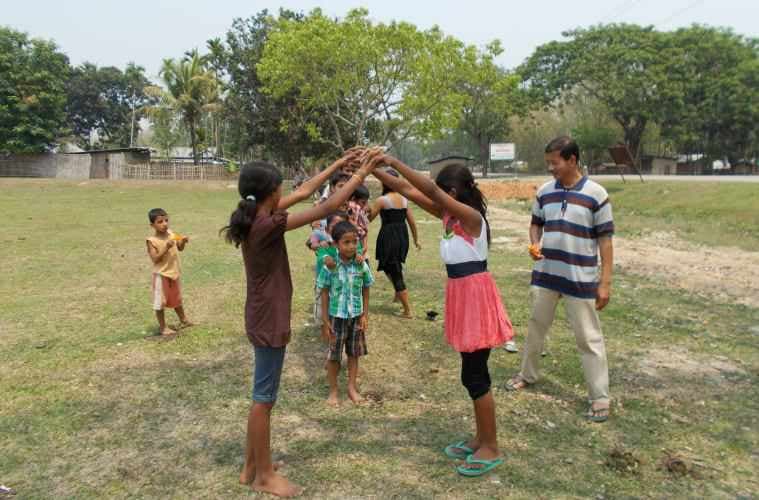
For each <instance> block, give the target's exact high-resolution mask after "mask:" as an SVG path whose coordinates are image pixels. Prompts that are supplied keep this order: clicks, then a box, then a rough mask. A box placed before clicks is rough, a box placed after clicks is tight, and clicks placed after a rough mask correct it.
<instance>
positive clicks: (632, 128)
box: [520, 24, 683, 158]
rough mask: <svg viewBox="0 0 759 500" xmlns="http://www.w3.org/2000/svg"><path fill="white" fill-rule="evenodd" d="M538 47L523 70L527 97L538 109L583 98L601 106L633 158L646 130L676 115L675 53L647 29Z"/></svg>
mask: <svg viewBox="0 0 759 500" xmlns="http://www.w3.org/2000/svg"><path fill="white" fill-rule="evenodd" d="M564 37H565V38H567V40H565V41H553V42H549V43H547V44H545V45H541V46H540V47H538V48H537V49H536V50H535V52H534V53H533V55H532V56H530V58H529V59H528V60H527V62H526V63H525V64H524V65H523V67H522V68H521V70H520V72H521V73H522V74H523V75H524V79H525V83H526V85H527V87H528V89H529V92H530V95H531V96H532V97H533V98H534V99H536V100H537V101H538V102H540V103H542V104H544V105H555V104H557V103H558V102H559V101H560V100H563V101H565V102H572V101H573V100H574V99H575V98H576V97H577V96H578V95H589V96H591V97H593V98H594V99H596V100H598V101H599V102H600V103H602V104H603V105H605V106H606V107H607V109H608V110H609V112H610V113H611V116H612V117H613V118H614V120H615V121H616V122H617V123H618V124H619V126H620V127H621V128H622V131H623V134H624V141H625V143H626V144H627V146H628V148H629V149H630V152H631V153H632V155H633V157H634V158H638V155H639V153H640V145H641V140H642V138H643V135H644V133H645V131H646V126H647V125H648V124H649V123H651V122H661V121H662V120H663V119H664V117H665V116H666V115H667V113H669V112H672V111H673V110H674V109H678V108H679V106H680V105H681V99H682V95H683V82H682V80H681V79H679V78H673V73H672V68H673V67H674V65H675V62H676V61H677V59H678V58H679V57H681V55H682V53H681V51H680V50H679V49H678V48H677V47H676V46H675V45H674V44H673V43H672V39H671V37H669V36H668V35H667V34H663V33H660V32H658V31H656V30H654V29H653V27H641V26H636V25H630V24H611V25H599V26H593V27H590V28H587V29H578V30H573V31H568V32H566V33H564Z"/></svg>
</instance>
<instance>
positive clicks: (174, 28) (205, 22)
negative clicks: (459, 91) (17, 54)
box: [0, 0, 759, 78]
mask: <svg viewBox="0 0 759 500" xmlns="http://www.w3.org/2000/svg"><path fill="white" fill-rule="evenodd" d="M2 4H3V5H2V6H1V7H0V25H6V26H10V27H12V28H15V29H18V30H22V31H26V32H28V33H29V34H31V35H32V36H34V37H41V38H51V39H53V40H55V41H56V42H57V43H58V45H59V46H60V47H61V49H62V50H63V51H64V52H65V53H66V54H68V56H69V58H70V59H71V62H72V63H73V64H79V63H81V62H84V61H90V62H93V63H95V64H98V65H114V66H118V67H123V66H124V65H125V64H126V63H127V62H129V61H134V62H136V63H137V64H140V65H142V66H144V67H145V68H146V69H147V70H148V74H149V76H150V77H152V78H155V75H156V73H157V71H158V68H159V67H160V64H161V60H162V59H163V58H167V57H179V56H181V55H182V54H183V53H184V51H185V50H189V49H192V48H198V49H200V50H201V52H203V51H205V42H206V40H208V39H209V38H213V37H217V36H219V37H223V36H224V34H225V33H226V31H227V29H228V28H229V27H230V25H231V24H232V20H233V19H234V18H236V17H248V16H251V15H253V14H255V13H257V12H259V11H260V10H262V9H264V8H268V9H269V10H270V11H273V12H276V11H278V9H279V8H280V7H286V8H289V9H292V10H297V11H306V12H307V11H309V10H311V9H312V8H314V7H317V6H321V7H322V9H323V10H324V11H325V12H326V13H328V14H330V15H335V16H342V15H343V14H345V12H346V11H347V10H349V9H351V8H354V7H359V6H363V7H366V8H368V9H369V14H370V16H371V17H372V18H373V19H375V20H378V21H388V20H391V19H397V20H404V21H409V22H412V23H414V24H416V25H417V26H419V27H420V28H429V27H430V26H432V25H438V26H440V27H441V28H442V30H443V31H445V32H446V33H449V34H451V35H454V36H456V37H458V38H460V39H461V40H463V41H465V42H467V43H471V44H476V45H484V44H485V43H487V42H488V41H490V40H492V39H494V38H498V39H500V40H501V41H502V43H503V47H504V48H505V49H506V50H505V53H504V54H503V55H502V56H501V58H500V63H501V64H503V65H504V66H506V67H513V66H515V65H517V64H519V63H520V62H522V61H523V60H524V59H525V58H526V57H527V56H529V55H530V53H531V52H532V51H533V49H534V48H535V47H537V46H538V45H540V44H542V43H545V42H547V41H550V40H554V39H559V38H561V32H562V31H564V30H567V29H571V28H575V27H579V26H588V25H590V24H596V23H599V22H604V23H608V22H632V23H639V24H654V25H656V26H657V28H660V29H673V28H676V27H679V26H685V25H689V24H692V23H703V24H709V25H714V26H726V27H730V28H732V29H733V30H734V31H736V32H738V33H741V34H744V35H748V36H753V37H759V0H700V1H699V0H574V1H568V0H567V1H563V2H558V1H547V0H520V1H508V0H500V1H499V0H492V1H484V0H468V1H463V2H462V1H461V0H458V1H455V2H454V1H450V0H437V1H435V2H420V1H417V2H413V1H411V0H402V1H401V0H372V1H366V0H365V1H363V2H360V1H357V0H353V1H347V0H330V1H329V2H313V1H306V0H299V1H286V2H271V1H253V0H248V1H244V0H215V1H207V0H206V1H200V0H195V1H191V0H150V1H148V0H127V1H124V0H121V1H115V0H22V1H16V2H12V1H11V0H3V1H2Z"/></svg>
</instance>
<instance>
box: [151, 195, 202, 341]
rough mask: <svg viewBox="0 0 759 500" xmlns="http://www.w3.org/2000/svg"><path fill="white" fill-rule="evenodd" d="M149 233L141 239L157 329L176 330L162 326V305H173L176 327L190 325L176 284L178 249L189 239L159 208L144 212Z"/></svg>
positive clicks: (167, 331) (177, 279)
mask: <svg viewBox="0 0 759 500" xmlns="http://www.w3.org/2000/svg"><path fill="white" fill-rule="evenodd" d="M148 220H149V221H150V227H152V228H153V231H154V233H153V235H152V236H148V237H147V238H146V239H145V244H146V245H147V249H148V256H150V260H152V261H153V277H152V279H151V290H152V302H153V310H154V311H155V315H156V318H157V319H158V331H159V333H160V334H161V335H173V334H175V333H177V332H176V331H175V330H172V329H171V328H169V327H168V326H166V317H165V315H164V312H163V311H164V309H166V308H168V309H174V311H176V313H177V316H178V317H179V322H180V327H181V328H185V327H188V326H192V323H191V322H190V320H188V319H187V316H186V315H185V313H184V308H183V307H182V291H181V289H180V286H179V275H180V272H179V252H182V251H184V248H185V246H186V245H187V242H188V241H190V239H189V238H188V237H187V236H181V235H179V234H177V233H174V232H172V231H171V230H170V229H169V215H168V214H167V213H166V211H165V210H164V209H162V208H154V209H152V210H150V211H149V212H148Z"/></svg>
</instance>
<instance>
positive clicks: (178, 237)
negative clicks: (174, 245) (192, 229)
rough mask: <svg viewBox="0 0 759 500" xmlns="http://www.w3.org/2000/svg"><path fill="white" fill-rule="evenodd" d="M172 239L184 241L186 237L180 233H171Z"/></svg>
mask: <svg viewBox="0 0 759 500" xmlns="http://www.w3.org/2000/svg"><path fill="white" fill-rule="evenodd" d="M171 239H172V240H174V241H182V240H183V239H184V236H182V235H181V234H179V233H172V234H171Z"/></svg>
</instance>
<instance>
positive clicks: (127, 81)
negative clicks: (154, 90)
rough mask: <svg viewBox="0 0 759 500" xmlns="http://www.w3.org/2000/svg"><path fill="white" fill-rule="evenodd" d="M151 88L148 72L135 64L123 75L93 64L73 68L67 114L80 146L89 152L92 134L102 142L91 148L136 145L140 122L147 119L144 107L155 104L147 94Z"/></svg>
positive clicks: (117, 70)
mask: <svg viewBox="0 0 759 500" xmlns="http://www.w3.org/2000/svg"><path fill="white" fill-rule="evenodd" d="M149 85H150V82H149V81H148V79H147V78H146V77H145V69H144V68H142V67H141V66H137V65H135V64H133V63H130V64H128V65H127V67H126V69H125V70H124V71H122V70H120V69H119V68H115V67H112V66H109V67H101V68H98V67H97V66H96V65H94V64H91V63H84V64H82V65H81V66H78V67H76V68H74V69H73V70H72V73H71V78H70V80H69V82H68V85H67V94H68V99H67V105H66V112H67V118H68V123H69V126H70V127H71V130H72V133H73V134H74V137H76V140H77V143H78V144H79V145H80V146H81V147H83V148H87V149H88V148H89V147H90V146H91V144H90V137H91V133H92V132H96V133H97V137H98V138H99V142H98V143H95V144H92V145H93V146H96V147H100V146H103V145H108V146H115V147H127V146H130V145H132V143H135V142H136V140H137V137H136V136H137V134H138V133H139V130H140V127H139V120H140V119H141V118H142V117H143V116H144V115H145V107H146V106H149V105H150V104H152V103H153V101H154V100H153V99H152V98H151V97H150V96H148V95H147V94H146V93H145V88H146V87H148V86H149ZM133 110H134V116H133V113H132V111H133ZM133 124H134V130H133V128H132V125H133ZM133 135H134V137H133Z"/></svg>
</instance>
